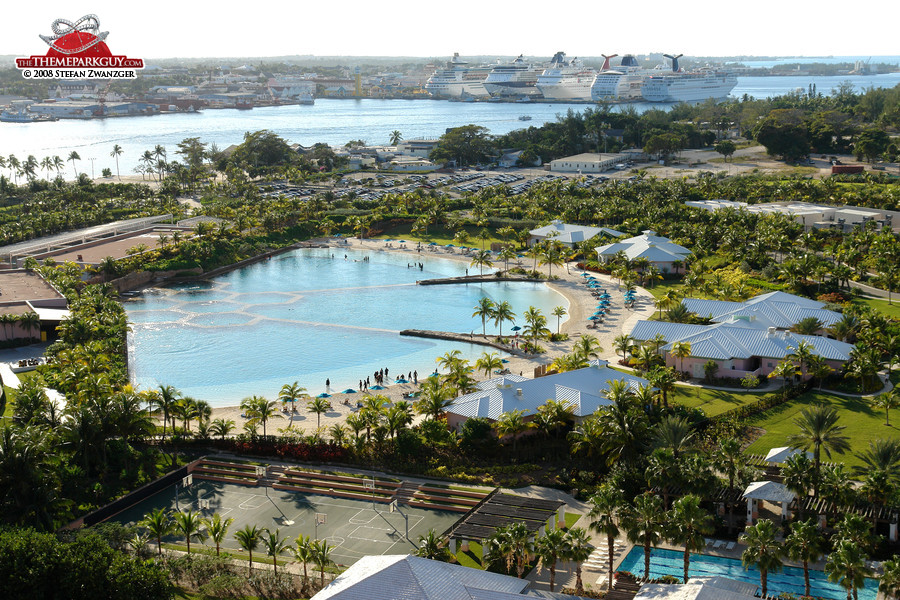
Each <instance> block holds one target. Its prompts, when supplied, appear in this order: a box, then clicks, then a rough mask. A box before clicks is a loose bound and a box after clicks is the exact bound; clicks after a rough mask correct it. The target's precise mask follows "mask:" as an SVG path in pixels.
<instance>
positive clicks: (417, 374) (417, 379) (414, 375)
mask: <svg viewBox="0 0 900 600" xmlns="http://www.w3.org/2000/svg"><path fill="white" fill-rule="evenodd" d="M413 383H415V384H416V385H418V383H419V372H418V371H413Z"/></svg>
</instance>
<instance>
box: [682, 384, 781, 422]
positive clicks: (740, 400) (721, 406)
mask: <svg viewBox="0 0 900 600" xmlns="http://www.w3.org/2000/svg"><path fill="white" fill-rule="evenodd" d="M762 397H763V394H762V393H760V392H743V391H740V390H734V391H727V392H724V391H722V390H709V389H706V388H698V387H691V386H686V385H678V386H677V388H676V392H675V393H674V394H670V395H669V402H675V403H677V404H681V405H682V406H687V407H690V408H701V409H703V412H704V413H705V414H706V416H707V417H714V416H716V415H719V414H722V413H723V412H726V411H729V410H731V409H733V408H738V407H739V406H743V405H744V404H749V403H751V402H756V401H757V400H759V399H760V398H762Z"/></svg>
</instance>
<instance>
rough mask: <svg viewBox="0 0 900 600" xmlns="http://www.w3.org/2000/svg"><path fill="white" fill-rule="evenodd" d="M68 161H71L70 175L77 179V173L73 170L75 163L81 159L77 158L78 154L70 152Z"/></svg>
mask: <svg viewBox="0 0 900 600" xmlns="http://www.w3.org/2000/svg"><path fill="white" fill-rule="evenodd" d="M69 160H70V161H72V173H73V174H74V175H75V179H78V171H76V170H75V161H76V160H81V157H80V156H78V153H77V152H75V151H74V150H72V151H71V152H69Z"/></svg>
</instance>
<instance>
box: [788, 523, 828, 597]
mask: <svg viewBox="0 0 900 600" xmlns="http://www.w3.org/2000/svg"><path fill="white" fill-rule="evenodd" d="M784 548H785V550H786V551H787V555H788V558H790V559H791V560H795V561H799V562H801V563H803V584H804V592H803V595H804V596H812V593H811V591H810V589H809V563H811V562H813V563H814V562H816V561H817V560H819V558H821V557H822V554H823V553H824V552H825V545H824V540H823V539H822V534H821V532H820V531H819V527H818V526H817V525H816V524H815V523H814V522H812V521H797V522H795V523H792V524H791V533H790V535H788V537H787V539H785V540H784Z"/></svg>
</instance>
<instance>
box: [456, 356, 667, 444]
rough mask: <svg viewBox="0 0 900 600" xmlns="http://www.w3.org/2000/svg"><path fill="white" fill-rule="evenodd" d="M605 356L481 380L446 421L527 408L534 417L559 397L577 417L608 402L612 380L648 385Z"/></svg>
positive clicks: (497, 415)
mask: <svg viewBox="0 0 900 600" xmlns="http://www.w3.org/2000/svg"><path fill="white" fill-rule="evenodd" d="M607 365H608V363H607V362H606V361H603V360H594V361H591V363H590V366H588V367H585V368H584V369H577V370H575V371H567V372H565V373H557V374H554V375H546V376H544V377H537V378H535V379H526V378H525V377H521V376H519V375H503V376H500V377H494V378H493V379H488V380H486V381H482V382H481V383H479V384H478V390H477V391H474V392H472V393H469V394H465V395H464V396H460V397H459V398H457V399H455V400H454V401H453V403H452V404H450V406H449V407H447V410H446V414H447V424H448V426H449V427H450V428H452V429H456V428H458V427H459V426H460V425H462V424H463V423H464V422H465V421H466V420H467V419H471V418H472V417H485V418H488V419H491V420H492V421H496V420H497V419H498V418H500V415H502V414H503V413H505V412H509V411H512V410H524V411H525V414H524V417H525V419H526V420H529V419H531V418H533V417H534V415H535V413H536V412H537V409H538V407H539V406H541V405H543V404H546V402H547V400H556V401H558V402H563V403H565V404H567V405H568V406H570V407H572V410H573V416H574V417H575V419H576V420H580V419H583V418H584V417H587V416H589V415H591V414H593V413H594V412H595V411H596V410H597V409H598V408H599V407H601V406H609V405H610V404H611V402H610V401H609V400H608V399H607V398H606V392H607V390H609V388H610V382H611V381H618V380H622V381H625V382H626V383H627V384H628V386H629V387H630V388H631V389H633V390H636V389H637V388H638V387H639V386H641V385H649V383H648V382H647V380H645V379H641V378H640V377H635V376H634V375H629V374H626V373H622V372H620V371H616V370H613V369H610V368H609V367H608V366H607Z"/></svg>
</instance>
